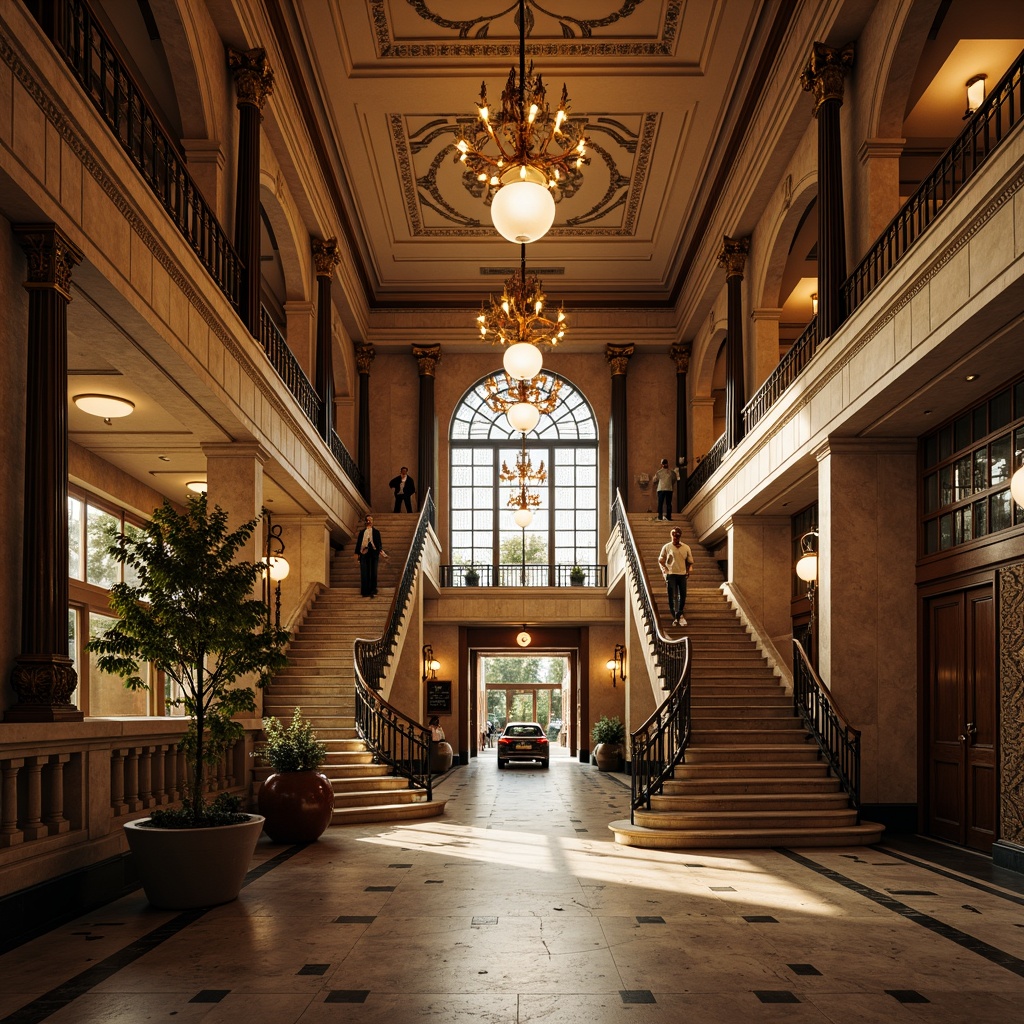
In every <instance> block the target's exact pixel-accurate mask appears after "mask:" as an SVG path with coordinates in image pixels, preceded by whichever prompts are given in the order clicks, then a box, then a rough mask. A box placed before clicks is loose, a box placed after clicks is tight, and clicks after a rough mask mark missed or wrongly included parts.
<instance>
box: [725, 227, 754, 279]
mask: <svg viewBox="0 0 1024 1024" xmlns="http://www.w3.org/2000/svg"><path fill="white" fill-rule="evenodd" d="M748 252H750V239H749V238H730V237H729V236H728V235H723V236H722V251H721V252H720V253H719V254H718V265H719V266H720V267H722V268H724V270H725V276H726V277H727V278H730V277H743V270H744V268H745V267H746V265H747V253H748Z"/></svg>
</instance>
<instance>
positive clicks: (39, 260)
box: [14, 224, 82, 302]
mask: <svg viewBox="0 0 1024 1024" xmlns="http://www.w3.org/2000/svg"><path fill="white" fill-rule="evenodd" d="M14 233H15V234H16V235H17V237H18V241H19V243H20V244H21V247H22V249H24V250H25V255H26V256H27V257H28V280H27V281H26V282H25V288H26V289H27V290H29V291H32V290H34V289H36V288H43V289H52V290H53V291H55V292H58V293H59V294H60V295H62V296H63V297H64V298H65V299H66V300H67V301H68V302H70V301H71V271H72V270H73V269H74V268H75V267H76V266H78V264H79V263H81V262H82V250H81V249H79V248H78V246H77V245H75V243H74V242H72V241H71V239H70V238H68V237H67V235H65V234H64V233H63V232H62V231H61V230H60V228H58V227H57V225H56V224H15V225H14Z"/></svg>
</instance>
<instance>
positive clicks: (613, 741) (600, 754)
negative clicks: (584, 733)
mask: <svg viewBox="0 0 1024 1024" xmlns="http://www.w3.org/2000/svg"><path fill="white" fill-rule="evenodd" d="M590 735H591V737H592V739H593V741H594V760H595V761H596V762H597V767H598V769H599V770H600V771H602V772H614V771H618V770H619V769H620V767H621V765H622V759H623V743H624V742H625V739H626V727H625V726H624V725H623V724H622V722H621V720H620V719H619V717H618V716H617V715H616V717H615V718H609V717H608V716H607V715H602V716H601V717H600V718H599V719H598V720H597V721H596V722H595V723H594V728H593V730H592V732H591V734H590Z"/></svg>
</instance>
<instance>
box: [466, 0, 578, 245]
mask: <svg viewBox="0 0 1024 1024" xmlns="http://www.w3.org/2000/svg"><path fill="white" fill-rule="evenodd" d="M526 14H527V12H526V0H519V14H518V18H517V21H518V23H519V74H518V76H517V75H516V69H515V68H514V67H513V68H512V69H511V70H510V71H509V73H508V81H507V82H506V83H505V88H504V89H503V90H502V93H501V111H500V112H495V113H494V114H493V115H492V112H491V110H490V107H489V105H488V102H487V83H486V82H483V83H481V85H480V102H479V104H478V116H479V121H478V123H477V124H476V125H475V126H474V129H473V131H472V132H471V133H468V134H469V137H468V138H467V137H466V136H463V138H461V139H460V140H459V141H458V142H457V143H456V146H455V149H456V151H457V152H456V156H455V159H456V160H457V161H459V162H461V163H464V164H465V165H466V167H467V168H468V169H469V173H471V174H472V175H473V176H474V177H475V178H476V180H477V181H479V182H483V183H486V185H487V190H488V193H489V194H491V220H492V221H493V223H494V226H495V228H497V230H498V233H499V234H500V235H502V236H503V237H504V238H507V239H508V240H509V241H510V242H523V243H525V242H535V241H536V240H537V239H538V238H542V237H543V236H544V235H546V234H547V232H548V229H549V228H550V227H551V224H552V222H553V221H554V219H555V198H556V196H557V197H560V196H561V190H562V188H563V187H564V186H565V185H566V184H567V183H569V182H575V180H576V179H577V178H578V177H579V176H580V173H581V171H580V169H581V168H582V166H583V165H584V164H585V163H586V162H587V161H586V152H587V138H586V136H585V135H584V130H585V127H586V125H585V124H584V123H582V122H579V123H573V122H572V121H569V120H568V113H569V94H568V92H567V90H566V88H565V85H563V86H562V97H561V99H560V100H559V104H558V109H557V110H556V111H555V112H554V114H552V113H551V110H550V109H549V107H548V105H547V100H546V96H547V91H546V89H545V88H544V83H543V81H542V80H541V76H540V75H535V74H534V73H533V62H532V61H531V62H530V66H529V68H527V66H526ZM530 17H531V20H532V17H533V13H532V11H531V12H530ZM488 150H491V152H488ZM493 150H497V152H493Z"/></svg>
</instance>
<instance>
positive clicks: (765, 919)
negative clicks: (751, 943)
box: [743, 914, 779, 924]
mask: <svg viewBox="0 0 1024 1024" xmlns="http://www.w3.org/2000/svg"><path fill="white" fill-rule="evenodd" d="M743 920H744V921H746V922H747V924H778V923H779V922H778V921H777V920H776V919H775V918H774V917H772V915H771V914H749V915H744V917H743Z"/></svg>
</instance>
